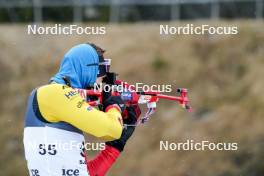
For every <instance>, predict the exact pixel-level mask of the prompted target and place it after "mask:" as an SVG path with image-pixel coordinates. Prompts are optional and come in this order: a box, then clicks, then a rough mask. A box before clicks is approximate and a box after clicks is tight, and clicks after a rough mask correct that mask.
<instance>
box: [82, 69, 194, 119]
mask: <svg viewBox="0 0 264 176" xmlns="http://www.w3.org/2000/svg"><path fill="white" fill-rule="evenodd" d="M116 77H117V74H116V73H114V72H108V73H107V75H106V76H105V77H104V79H103V83H105V84H108V85H111V87H112V91H111V95H113V96H121V98H122V99H123V101H124V102H125V104H126V105H127V106H130V105H138V104H146V105H147V112H146V113H145V114H144V115H143V117H140V120H138V124H142V123H145V122H147V121H148V120H149V119H150V116H151V115H152V114H153V113H154V112H155V111H156V108H157V102H158V101H159V100H160V99H165V100H170V101H174V102H178V104H179V105H180V106H181V107H182V108H184V109H186V110H187V111H188V112H191V111H192V108H191V106H190V105H189V99H188V90H187V89H186V88H178V89H177V91H176V94H177V95H176V96H171V95H165V94H161V93H160V92H157V91H136V89H135V87H134V86H132V85H129V84H128V83H127V82H124V81H121V80H118V79H116ZM120 88H121V89H120ZM79 92H80V94H81V96H82V97H88V99H89V97H93V98H91V99H89V100H88V104H89V105H91V106H98V107H100V106H102V101H103V96H104V92H103V91H101V90H95V89H93V88H89V89H82V90H79ZM94 97H96V98H94Z"/></svg>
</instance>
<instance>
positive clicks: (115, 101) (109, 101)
mask: <svg viewBox="0 0 264 176" xmlns="http://www.w3.org/2000/svg"><path fill="white" fill-rule="evenodd" d="M114 104H116V105H118V106H119V108H120V110H121V113H123V111H124V110H125V103H124V101H123V100H122V99H121V97H120V96H110V97H108V98H107V99H106V100H105V101H104V102H103V106H104V107H103V110H104V111H105V110H106V109H107V107H108V106H110V105H114Z"/></svg>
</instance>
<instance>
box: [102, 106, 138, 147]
mask: <svg viewBox="0 0 264 176" xmlns="http://www.w3.org/2000/svg"><path fill="white" fill-rule="evenodd" d="M126 110H127V112H128V118H127V119H124V121H123V122H124V128H123V131H122V134H121V137H120V139H117V140H114V141H109V142H106V143H105V144H106V145H108V146H112V147H114V148H116V149H117V150H119V151H120V152H122V151H123V149H124V147H125V145H126V142H127V140H128V139H129V138H130V137H131V136H132V134H133V132H134V131H135V128H136V126H135V125H136V122H137V116H136V112H135V110H134V108H133V107H127V108H126Z"/></svg>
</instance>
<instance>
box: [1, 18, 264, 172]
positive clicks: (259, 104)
mask: <svg viewBox="0 0 264 176" xmlns="http://www.w3.org/2000/svg"><path fill="white" fill-rule="evenodd" d="M195 23H197V24H200V23H203V22H202V21H201V22H195ZM204 23H212V22H204ZM214 24H216V23H214ZM221 24H223V25H224V24H228V25H238V26H239V34H238V35H234V36H208V35H204V36H186V35H181V36H160V35H159V31H158V30H159V26H158V24H155V23H150V24H143V23H137V24H122V25H111V26H107V34H106V35H105V36H84V35H83V36H33V35H27V34H26V25H1V26H0V47H1V53H0V70H1V71H0V73H1V74H0V80H1V84H0V90H1V91H0V96H1V97H2V101H0V129H1V133H0V143H1V144H2V147H1V148H2V151H1V155H0V175H1V176H2V175H3V176H16V175H27V170H26V163H25V160H24V156H23V143H22V135H23V116H24V112H25V106H26V101H27V96H28V95H29V93H30V91H31V90H32V89H33V88H35V87H37V86H40V85H43V84H46V83H47V82H48V80H49V78H50V77H51V76H52V75H53V74H54V73H56V71H57V69H58V65H59V62H60V59H61V58H62V57H63V55H64V53H65V52H66V51H67V50H68V49H69V48H70V47H72V46H73V45H75V44H79V43H84V42H88V41H89V42H94V43H97V44H98V45H101V46H102V47H104V48H106V50H107V53H106V55H107V57H109V58H112V59H113V67H112V70H115V71H116V72H118V73H119V74H120V78H121V79H123V80H127V81H128V82H131V83H136V82H137V81H138V82H144V83H147V84H161V83H165V84H172V85H173V87H174V88H175V87H186V88H188V89H189V91H190V99H191V104H192V106H193V107H194V112H193V113H187V112H185V111H184V110H182V109H181V108H179V106H178V105H177V104H173V103H172V102H165V101H161V102H160V104H159V106H158V110H157V113H156V114H155V116H154V117H153V119H152V120H151V121H150V122H149V123H148V124H146V125H144V126H140V127H139V128H138V129H137V130H136V134H135V135H134V136H133V137H132V139H131V140H130V141H129V143H128V145H127V147H126V149H125V152H124V153H123V155H122V156H121V157H120V158H119V160H118V161H117V164H116V165H115V166H114V167H113V168H112V169H111V171H110V173H109V175H123V176H150V175H151V176H160V175H166V176H175V175H176V176H201V175H203V176H212V175H214V176H236V175H241V176H249V175H250V176H260V175H264V164H263V163H264V153H263V151H262V150H263V148H264V130H263V127H264V126H263V117H264V109H263V107H264V93H263V88H264V80H263V76H264V69H263V66H264V31H263V28H264V23H263V22H256V21H237V22H221ZM90 25H91V24H90ZM172 25H173V24H172ZM175 25H177V23H175ZM88 139H91V140H94V139H93V138H91V137H89V136H88ZM187 139H192V140H194V141H201V140H209V141H211V142H237V143H238V151H177V150H176V151H160V150H159V145H160V144H159V142H160V140H163V141H165V140H168V141H171V142H185V141H186V140H187ZM88 155H89V153H88ZM93 155H94V153H93Z"/></svg>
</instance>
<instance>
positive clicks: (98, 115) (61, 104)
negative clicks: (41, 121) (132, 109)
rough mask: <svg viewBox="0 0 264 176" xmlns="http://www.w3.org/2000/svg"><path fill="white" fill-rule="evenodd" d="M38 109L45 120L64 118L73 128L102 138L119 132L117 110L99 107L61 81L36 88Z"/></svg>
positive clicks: (109, 138)
mask: <svg viewBox="0 0 264 176" xmlns="http://www.w3.org/2000/svg"><path fill="white" fill-rule="evenodd" d="M37 100H38V104H39V110H40V112H41V114H42V116H43V117H44V118H45V120H47V121H49V122H59V121H64V122H67V123H69V124H71V125H73V126H75V127H76V128H78V129H80V130H82V131H84V132H86V133H89V134H91V135H94V136H96V137H100V138H104V139H106V140H114V139H119V138H120V136H121V133H122V118H121V114H120V112H119V111H118V110H117V109H115V108H111V109H109V111H108V112H102V111H99V110H97V109H95V108H93V107H91V106H90V105H88V104H87V103H86V102H85V100H83V99H82V97H81V96H80V95H79V93H78V91H77V90H74V89H72V88H70V87H67V86H64V85H61V84H49V85H46V86H42V87H40V88H39V89H38V90H37Z"/></svg>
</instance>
